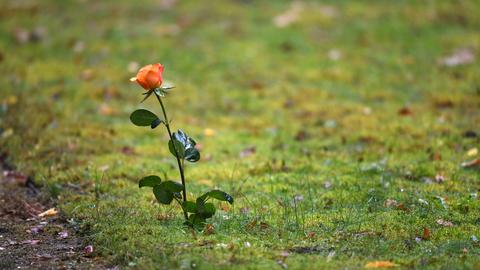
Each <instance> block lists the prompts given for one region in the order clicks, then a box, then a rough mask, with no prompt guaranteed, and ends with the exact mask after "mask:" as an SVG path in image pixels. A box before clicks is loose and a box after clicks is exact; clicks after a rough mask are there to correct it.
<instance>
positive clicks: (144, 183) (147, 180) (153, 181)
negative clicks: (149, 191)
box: [138, 175, 162, 188]
mask: <svg viewBox="0 0 480 270" xmlns="http://www.w3.org/2000/svg"><path fill="white" fill-rule="evenodd" d="M160 182H162V179H161V178H160V177H158V176H156V175H149V176H145V177H143V178H142V179H140V181H139V182H138V187H139V188H141V187H154V186H156V185H159V184H160Z"/></svg>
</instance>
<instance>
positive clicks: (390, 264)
mask: <svg viewBox="0 0 480 270" xmlns="http://www.w3.org/2000/svg"><path fill="white" fill-rule="evenodd" d="M397 266H398V264H395V263H393V262H390V261H374V262H369V263H367V264H366V265H365V268H392V267H397Z"/></svg>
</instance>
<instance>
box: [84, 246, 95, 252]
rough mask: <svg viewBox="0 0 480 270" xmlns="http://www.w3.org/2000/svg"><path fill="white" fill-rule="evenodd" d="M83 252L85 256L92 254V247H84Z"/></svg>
mask: <svg viewBox="0 0 480 270" xmlns="http://www.w3.org/2000/svg"><path fill="white" fill-rule="evenodd" d="M83 252H85V253H86V254H92V253H93V246H92V245H88V246H86V247H85V248H84V249H83Z"/></svg>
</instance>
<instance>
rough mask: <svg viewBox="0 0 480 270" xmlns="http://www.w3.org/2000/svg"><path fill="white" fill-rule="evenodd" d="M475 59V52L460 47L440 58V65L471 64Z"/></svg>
mask: <svg viewBox="0 0 480 270" xmlns="http://www.w3.org/2000/svg"><path fill="white" fill-rule="evenodd" d="M474 61H475V54H474V52H473V49H471V48H462V49H457V50H455V51H454V52H453V53H452V54H451V55H449V56H446V57H444V58H442V59H440V61H439V63H440V65H443V66H447V67H455V66H459V65H466V64H471V63H473V62H474Z"/></svg>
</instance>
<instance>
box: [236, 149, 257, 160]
mask: <svg viewBox="0 0 480 270" xmlns="http://www.w3.org/2000/svg"><path fill="white" fill-rule="evenodd" d="M256 151H257V148H256V147H255V146H249V147H247V148H245V149H243V150H242V151H241V152H240V157H241V158H246V157H249V156H251V155H253V154H255V152H256Z"/></svg>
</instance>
